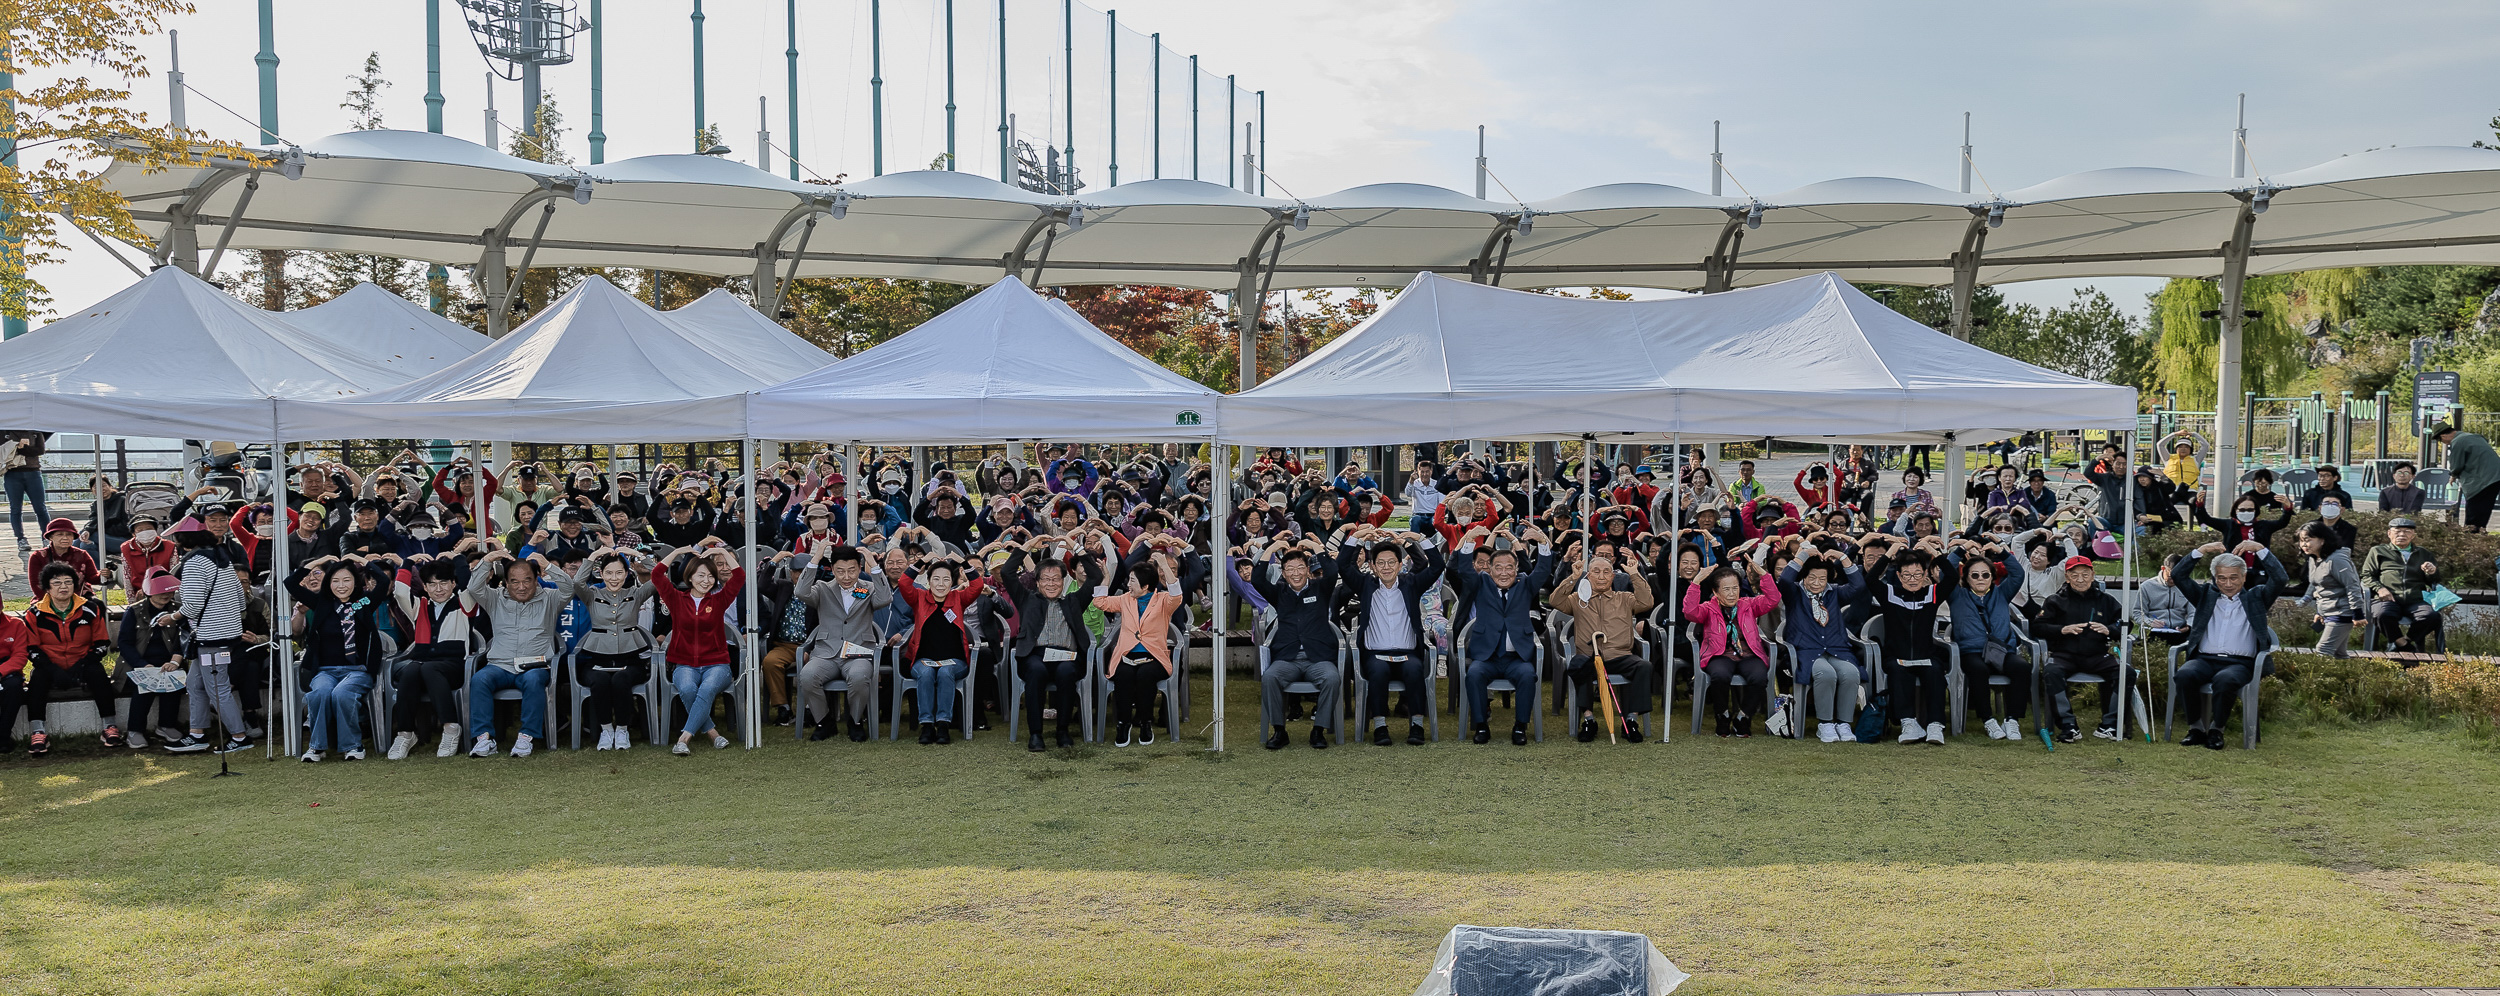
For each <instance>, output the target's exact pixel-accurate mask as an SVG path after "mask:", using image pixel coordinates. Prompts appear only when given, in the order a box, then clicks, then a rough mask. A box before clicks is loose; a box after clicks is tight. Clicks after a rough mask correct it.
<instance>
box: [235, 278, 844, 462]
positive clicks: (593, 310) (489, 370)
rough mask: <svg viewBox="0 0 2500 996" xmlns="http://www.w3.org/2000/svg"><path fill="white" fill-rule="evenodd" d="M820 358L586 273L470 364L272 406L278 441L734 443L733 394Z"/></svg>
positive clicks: (790, 341)
mask: <svg viewBox="0 0 2500 996" xmlns="http://www.w3.org/2000/svg"><path fill="white" fill-rule="evenodd" d="M831 362H833V357H832V356H831V355H830V354H827V353H826V352H825V351H823V350H820V349H817V348H816V347H814V346H811V345H808V344H807V342H806V340H803V339H800V338H799V337H797V336H795V335H791V334H790V333H789V332H787V331H783V330H782V329H781V328H779V327H778V326H769V325H768V326H766V327H760V328H759V327H753V326H736V325H703V326H699V327H698V326H695V325H691V324H688V323H687V322H685V321H684V320H683V319H681V318H677V317H673V316H670V315H666V314H662V313H660V312H658V311H654V310H652V308H651V307H650V306H649V305H646V304H644V303H642V302H641V301H638V300H636V299H634V297H633V296H632V295H629V294H626V293H625V292H624V291H621V290H618V289H617V288H616V286H615V285H613V284H610V283H608V282H607V281H606V280H602V279H600V278H598V277H591V278H588V279H586V280H584V281H582V283H581V285H580V286H578V287H575V288H574V289H573V291H572V292H571V293H568V294H566V295H565V296H564V297H562V298H561V299H558V300H557V301H556V302H555V303H554V304H551V305H548V306H547V307H546V308H544V309H542V310H541V311H540V312H539V314H538V316H537V317H536V318H533V319H531V320H530V321H529V322H528V323H527V324H525V325H523V326H521V327H520V328H518V329H515V330H513V332H512V334H511V335H508V336H505V337H504V338H503V339H501V340H499V341H497V342H495V344H494V345H492V346H489V347H487V348H486V349H484V350H482V351H480V352H478V353H477V354H476V355H474V356H471V357H468V358H467V359H465V360H463V361H461V362H459V363H455V364H453V365H451V366H449V367H447V368H445V369H443V370H441V371H438V372H436V373H434V374H432V375H430V376H427V377H423V378H419V379H417V380H415V381H411V382H409V383H407V384H404V385H401V386H399V387H397V388H394V389H392V390H389V391H383V392H378V393H375V394H372V395H368V396H365V397H361V398H358V399H356V400H354V401H353V402H345V401H341V402H334V403H321V404H311V403H302V404H291V403H282V404H280V405H279V406H278V415H279V432H280V433H281V434H282V435H283V437H284V438H286V439H288V440H291V441H292V440H305V439H338V438H395V437H402V436H410V435H437V436H442V437H444V438H448V439H527V440H531V441H533V442H545V443H604V442H609V441H612V440H614V439H615V438H616V437H617V435H618V434H619V433H620V432H628V433H629V434H630V435H632V436H634V437H635V438H637V439H640V440H646V441H651V442H698V441H708V440H716V439H735V438H738V436H739V435H740V425H741V423H742V421H743V415H744V408H745V401H746V399H745V392H748V391H752V390H755V389H757V388H761V387H763V386H765V385H767V384H771V383H774V382H777V381H781V380H786V379H788V378H789V377H790V376H792V375H793V374H794V373H796V372H801V371H807V370H813V369H816V368H817V367H821V366H824V365H825V364H828V363H831Z"/></svg>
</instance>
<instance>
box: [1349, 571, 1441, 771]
mask: <svg viewBox="0 0 2500 996" xmlns="http://www.w3.org/2000/svg"><path fill="white" fill-rule="evenodd" d="M1435 539H1436V537H1435V536H1433V535H1431V534H1424V535H1417V534H1415V533H1411V532H1409V533H1395V532H1391V531H1389V530H1386V529H1380V528H1365V529H1362V530H1360V531H1358V532H1356V533H1355V534H1354V535H1352V536H1349V537H1347V539H1346V543H1345V546H1344V548H1343V549H1341V550H1340V551H1339V552H1338V554H1337V557H1338V564H1337V571H1338V573H1339V574H1340V575H1342V576H1344V577H1345V579H1346V587H1347V592H1348V599H1347V600H1348V601H1349V602H1351V603H1352V605H1353V610H1354V615H1353V626H1354V645H1355V646H1356V647H1357V648H1359V649H1360V650H1361V651H1362V659H1361V661H1360V663H1359V665H1358V666H1360V667H1361V668H1362V669H1363V680H1364V681H1365V682H1368V683H1369V687H1368V688H1367V694H1366V695H1365V696H1364V699H1363V714H1364V715H1367V716H1370V717H1371V737H1372V744H1373V745H1374V746H1379V747H1387V746H1389V683H1390V682H1392V681H1399V682H1404V683H1405V684H1406V694H1405V695H1404V696H1403V697H1402V701H1400V702H1399V703H1398V708H1399V710H1400V711H1401V712H1402V713H1404V714H1405V716H1406V717H1407V723H1406V742H1407V743H1410V744H1420V743H1423V742H1424V739H1425V736H1424V722H1425V715H1424V714H1425V712H1426V711H1427V710H1428V709H1429V708H1430V705H1429V703H1430V701H1431V700H1430V699H1429V698H1427V697H1426V696H1425V694H1424V693H1425V688H1426V685H1425V683H1426V682H1429V681H1431V680H1432V648H1431V646H1430V645H1429V644H1427V643H1425V642H1424V613H1423V609H1422V607H1421V599H1422V598H1423V596H1424V592H1427V591H1430V590H1432V586H1433V585H1434V584H1435V583H1437V582H1439V581H1440V580H1441V567H1442V565H1441V555H1440V552H1439V551H1437V550H1435V549H1434V546H1435V544H1434V540H1435ZM1409 543H1412V544H1414V545H1415V553H1414V555H1413V556H1414V560H1415V565H1414V567H1413V569H1411V570H1410V569H1408V565H1407V558H1408V553H1407V544H1409Z"/></svg>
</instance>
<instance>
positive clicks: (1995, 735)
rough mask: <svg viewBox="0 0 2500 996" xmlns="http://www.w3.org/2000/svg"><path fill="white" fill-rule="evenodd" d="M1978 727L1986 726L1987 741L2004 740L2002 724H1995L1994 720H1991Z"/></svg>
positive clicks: (2003, 725) (2003, 726)
mask: <svg viewBox="0 0 2500 996" xmlns="http://www.w3.org/2000/svg"><path fill="white" fill-rule="evenodd" d="M1980 725H1982V726H1986V727H1987V728H1988V739H1990V740H2003V739H2005V724H2003V723H1999V722H1997V721H1996V720H1993V719H1991V720H1989V721H1987V722H1986V723H1982V724H1980Z"/></svg>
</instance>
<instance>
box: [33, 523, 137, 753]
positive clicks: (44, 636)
mask: <svg viewBox="0 0 2500 996" xmlns="http://www.w3.org/2000/svg"><path fill="white" fill-rule="evenodd" d="M40 581H41V582H42V591H43V595H42V596H41V597H38V598H36V599H35V604H33V605H31V606H28V607H27V609H26V617H25V623H26V628H27V629H28V630H31V631H32V634H31V636H32V639H33V643H34V646H33V654H32V657H31V659H30V660H28V661H27V662H26V729H27V731H28V733H27V737H26V753H27V755H28V756H30V757H42V756H44V755H45V754H47V753H50V752H51V750H52V738H51V736H50V735H48V734H46V733H44V731H43V720H44V707H45V706H46V705H49V704H50V703H51V701H52V690H53V689H55V688H68V687H71V686H73V685H78V686H84V687H85V689H86V692H87V698H88V699H89V700H90V701H93V702H94V703H95V714H96V718H97V719H100V720H102V721H103V722H104V745H105V746H107V747H120V746H124V744H125V741H124V740H123V739H122V727H121V717H120V716H118V715H115V714H114V712H113V682H112V679H110V678H107V677H105V674H104V650H105V648H106V647H110V646H112V645H113V634H112V631H111V630H110V629H109V628H108V627H106V626H105V624H104V600H103V599H101V598H92V597H89V596H87V595H83V594H80V590H81V589H82V588H83V587H85V586H84V585H83V584H82V583H81V582H82V579H81V578H80V577H79V574H78V569H77V568H75V567H71V566H70V565H68V564H52V565H50V566H47V567H45V568H44V569H43V576H42V577H41V578H40Z"/></svg>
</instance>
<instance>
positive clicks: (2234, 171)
mask: <svg viewBox="0 0 2500 996" xmlns="http://www.w3.org/2000/svg"><path fill="white" fill-rule="evenodd" d="M264 9H265V8H264ZM2247 175H2248V95H2247V94H2245V93H2243V94H2241V95H2240V116H2239V123H2238V124H2235V125H2233V126H2231V178H2232V179H2234V180H2237V179H2240V178H2242V177H2245V176H2247Z"/></svg>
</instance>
